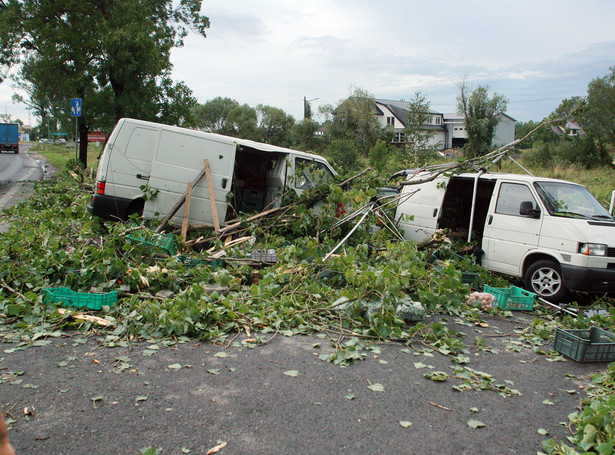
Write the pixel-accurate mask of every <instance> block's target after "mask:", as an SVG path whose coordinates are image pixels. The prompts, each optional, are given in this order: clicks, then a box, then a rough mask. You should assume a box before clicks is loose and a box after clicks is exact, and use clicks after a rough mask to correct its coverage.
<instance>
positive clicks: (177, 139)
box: [143, 129, 236, 226]
mask: <svg viewBox="0 0 615 455" xmlns="http://www.w3.org/2000/svg"><path fill="white" fill-rule="evenodd" d="M235 153H236V145H235V144H234V143H229V142H228V141H227V140H225V139H223V138H219V139H218V138H212V137H205V136H203V135H201V134H200V133H198V132H190V131H186V132H177V131H169V130H164V129H163V130H162V131H161V133H160V142H159V147H158V150H157V153H156V156H155V158H154V162H153V164H152V169H151V176H150V179H149V185H150V187H151V188H152V189H153V190H157V191H158V193H157V194H156V197H154V198H150V199H148V200H146V201H145V207H144V208H143V215H144V217H145V218H153V217H160V218H163V217H164V216H166V215H167V213H169V211H170V209H171V208H172V207H173V206H174V205H175V203H176V202H177V201H178V200H179V199H180V198H181V197H182V196H183V195H184V193H185V192H186V189H187V184H188V183H189V182H192V181H194V179H195V178H196V177H197V176H198V175H199V174H200V172H201V171H202V169H203V166H204V159H205V158H207V159H208V160H209V168H210V173H211V180H212V189H213V192H214V198H215V205H216V210H217V213H218V219H219V220H220V222H221V223H222V222H223V221H224V219H225V217H226V211H227V209H228V203H227V194H228V193H229V191H230V190H231V182H232V178H233V165H234V163H235ZM190 200H191V202H190V215H189V222H190V224H191V225H208V226H212V225H213V215H212V211H211V204H210V201H209V188H208V184H207V179H206V178H205V177H203V178H201V179H200V181H199V182H198V183H197V184H196V185H195V186H194V188H193V189H192V196H191V199H190ZM171 220H172V222H173V223H174V224H176V225H181V223H182V220H183V209H182V210H179V211H178V212H177V214H176V215H175V216H174V217H173V218H172V219H171Z"/></svg>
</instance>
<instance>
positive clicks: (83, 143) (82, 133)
mask: <svg viewBox="0 0 615 455" xmlns="http://www.w3.org/2000/svg"><path fill="white" fill-rule="evenodd" d="M79 161H81V163H82V164H83V168H84V169H85V168H87V167H88V126H87V125H86V124H85V122H82V123H79Z"/></svg>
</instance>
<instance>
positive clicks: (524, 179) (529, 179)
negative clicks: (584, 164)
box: [457, 172, 579, 185]
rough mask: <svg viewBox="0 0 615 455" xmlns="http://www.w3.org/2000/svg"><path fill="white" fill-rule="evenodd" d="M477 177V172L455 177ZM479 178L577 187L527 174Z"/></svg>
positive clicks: (487, 173) (503, 174)
mask: <svg viewBox="0 0 615 455" xmlns="http://www.w3.org/2000/svg"><path fill="white" fill-rule="evenodd" d="M477 175H478V172H466V173H463V174H459V175H458V176H457V177H469V178H472V179H474V178H476V176H477ZM480 178H481V179H488V180H513V181H517V182H527V183H533V182H563V183H572V184H574V185H579V184H578V183H575V182H569V181H567V180H561V179H554V178H550V177H538V176H535V175H529V174H510V173H504V172H486V173H484V174H482V175H481V176H480Z"/></svg>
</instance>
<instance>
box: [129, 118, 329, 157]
mask: <svg viewBox="0 0 615 455" xmlns="http://www.w3.org/2000/svg"><path fill="white" fill-rule="evenodd" d="M120 123H133V124H137V125H145V126H150V127H154V128H160V129H163V130H166V131H175V132H178V133H190V134H193V135H196V136H200V137H203V138H207V139H211V140H215V141H218V142H224V143H227V144H239V145H242V146H244V147H250V148H253V149H256V150H259V151H262V152H272V153H275V152H277V153H292V154H294V155H297V156H300V157H303V158H306V159H313V158H320V159H322V160H326V159H325V158H324V157H322V156H320V155H316V154H315V153H309V152H301V151H299V150H293V149H289V148H286V147H279V146H277V145H271V144H265V143H263V142H256V141H251V140H249V139H240V138H237V137H231V136H225V135H223V134H217V133H208V132H205V131H200V130H193V129H190V128H183V127H180V126H172V125H165V124H162V123H155V122H148V121H146V120H138V119H133V118H122V119H120V120H119V122H118V125H119V124H120Z"/></svg>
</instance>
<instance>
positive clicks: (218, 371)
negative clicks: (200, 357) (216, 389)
mask: <svg viewBox="0 0 615 455" xmlns="http://www.w3.org/2000/svg"><path fill="white" fill-rule="evenodd" d="M207 372H208V373H209V374H213V375H216V374H220V368H210V369H209V370H207Z"/></svg>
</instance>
